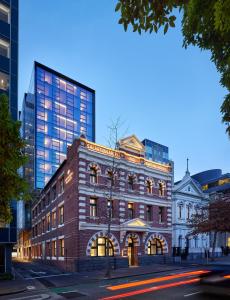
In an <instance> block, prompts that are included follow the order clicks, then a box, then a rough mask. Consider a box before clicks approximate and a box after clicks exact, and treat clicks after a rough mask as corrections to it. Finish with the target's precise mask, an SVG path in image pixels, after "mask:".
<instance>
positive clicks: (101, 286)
mask: <svg viewBox="0 0 230 300" xmlns="http://www.w3.org/2000/svg"><path fill="white" fill-rule="evenodd" d="M107 286H110V285H109V284H106V285H100V286H99V287H101V288H103V287H107Z"/></svg>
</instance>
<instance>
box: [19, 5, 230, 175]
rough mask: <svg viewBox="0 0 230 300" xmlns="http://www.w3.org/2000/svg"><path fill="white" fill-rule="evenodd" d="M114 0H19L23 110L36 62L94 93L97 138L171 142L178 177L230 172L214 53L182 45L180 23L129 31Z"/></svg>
mask: <svg viewBox="0 0 230 300" xmlns="http://www.w3.org/2000/svg"><path fill="white" fill-rule="evenodd" d="M115 5H116V1H115V0H99V1H95V0H65V1H63V0H39V1H38V0H20V14H19V18H20V24H19V26H20V27H19V29H20V35H19V66H20V68H19V109H21V102H22V98H23V94H24V92H26V91H27V90H28V87H29V82H30V77H31V72H32V66H33V61H34V60H37V61H38V62H41V63H43V64H45V65H47V66H48V67H50V68H53V69H55V70H57V71H59V72H61V73H63V74H65V75H66V76H69V77H71V78H73V79H75V80H77V81H79V82H81V83H83V84H85V85H87V86H89V87H91V88H93V89H95V90H96V141H97V143H101V144H106V139H107V136H108V129H107V127H108V125H110V123H111V119H115V118H117V117H118V116H120V117H121V119H122V120H123V121H124V125H123V128H122V129H121V133H123V132H124V131H125V130H126V129H127V131H126V135H129V134H136V136H137V137H138V138H139V139H140V140H142V139H144V138H148V139H150V140H153V141H156V142H158V143H161V144H163V145H166V146H168V147H169V155H170V158H171V159H172V160H174V162H175V179H176V180H179V179H181V177H182V176H184V172H185V169H186V158H187V157H188V158H189V159H190V162H189V169H190V172H191V173H192V174H194V173H197V172H200V171H204V170H207V169H212V168H220V169H222V170H223V172H229V171H230V140H229V138H228V137H227V135H226V134H225V126H224V125H223V124H222V123H221V114H220V112H219V108H220V105H221V103H222V101H223V97H224V95H225V93H226V91H225V90H224V89H223V88H222V87H221V86H220V84H219V78H220V76H219V74H218V73H217V71H216V68H215V66H214V64H213V63H211V62H210V53H208V52H201V51H200V50H199V49H198V48H195V47H189V49H187V50H185V49H184V48H182V34H181V31H180V30H181V26H180V22H179V21H178V22H177V26H176V28H174V29H170V30H169V32H168V33H167V34H166V35H165V36H164V35H163V34H162V33H158V34H157V35H156V34H154V33H153V34H151V35H150V34H143V35H141V36H140V35H138V34H137V33H133V32H132V31H131V30H129V31H128V32H124V30H123V27H122V26H121V25H119V24H118V18H119V14H118V13H115V12H114V8H115Z"/></svg>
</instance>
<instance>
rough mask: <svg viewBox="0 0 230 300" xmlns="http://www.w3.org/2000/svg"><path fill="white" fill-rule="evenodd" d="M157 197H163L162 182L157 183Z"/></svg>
mask: <svg viewBox="0 0 230 300" xmlns="http://www.w3.org/2000/svg"><path fill="white" fill-rule="evenodd" d="M158 189H159V196H161V197H162V196H164V184H163V183H162V182H159V183H158Z"/></svg>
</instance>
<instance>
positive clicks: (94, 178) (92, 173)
mask: <svg viewBox="0 0 230 300" xmlns="http://www.w3.org/2000/svg"><path fill="white" fill-rule="evenodd" d="M90 183H98V178H97V169H96V168H95V167H90Z"/></svg>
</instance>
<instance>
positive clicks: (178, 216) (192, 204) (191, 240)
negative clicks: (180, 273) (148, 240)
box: [172, 169, 210, 258]
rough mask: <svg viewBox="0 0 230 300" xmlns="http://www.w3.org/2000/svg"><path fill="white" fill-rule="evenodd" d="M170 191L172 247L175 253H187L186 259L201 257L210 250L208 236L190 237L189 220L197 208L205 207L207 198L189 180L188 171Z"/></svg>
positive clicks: (198, 186) (197, 184)
mask: <svg viewBox="0 0 230 300" xmlns="http://www.w3.org/2000/svg"><path fill="white" fill-rule="evenodd" d="M172 191H173V194H172V200H173V201H172V226H173V234H172V247H175V248H174V249H175V250H176V252H177V253H178V252H180V253H181V252H182V253H186V252H187V254H188V258H198V257H203V256H204V254H205V250H207V249H209V248H210V242H209V235H208V234H199V235H196V236H192V235H191V234H190V232H191V228H190V227H189V219H190V218H191V216H192V214H194V213H195V211H196V210H197V209H199V207H201V206H203V205H207V203H208V201H209V196H208V195H207V194H205V193H203V191H202V189H201V186H200V185H199V183H198V182H196V181H195V180H194V179H193V178H191V176H190V173H189V171H188V169H187V171H186V173H185V176H184V177H183V179H182V180H181V181H179V182H176V183H175V184H174V187H173V190H172ZM185 255H186V254H185Z"/></svg>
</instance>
